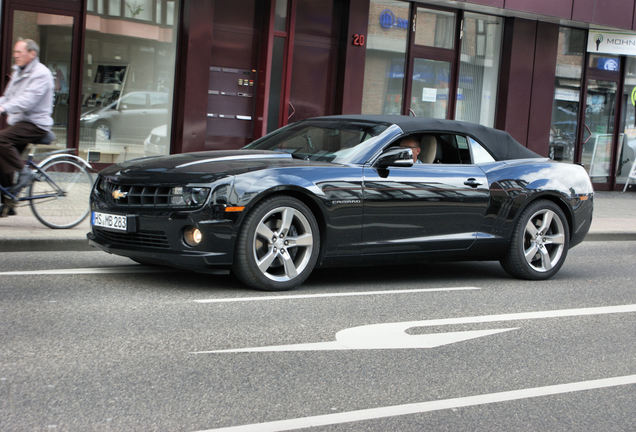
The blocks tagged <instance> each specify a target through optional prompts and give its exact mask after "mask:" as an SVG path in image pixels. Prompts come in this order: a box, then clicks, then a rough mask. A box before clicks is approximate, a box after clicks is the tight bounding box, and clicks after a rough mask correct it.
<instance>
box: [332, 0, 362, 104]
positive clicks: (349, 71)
mask: <svg viewBox="0 0 636 432" xmlns="http://www.w3.org/2000/svg"><path fill="white" fill-rule="evenodd" d="M368 25H369V0H351V1H350V2H349V23H348V26H347V29H348V31H347V33H346V35H345V43H346V44H347V48H346V49H345V50H344V52H345V54H344V58H343V59H341V62H342V64H343V67H344V72H343V75H344V76H343V79H342V86H341V87H340V89H339V92H340V93H341V94H342V105H341V108H340V110H339V111H340V113H341V114H358V113H360V111H361V109H362V92H363V84H364V61H365V53H366V39H367V27H368ZM354 35H358V37H357V42H358V44H357V45H354ZM360 36H362V37H363V39H362V42H363V43H360V41H361V39H360Z"/></svg>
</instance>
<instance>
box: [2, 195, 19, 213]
mask: <svg viewBox="0 0 636 432" xmlns="http://www.w3.org/2000/svg"><path fill="white" fill-rule="evenodd" d="M2 201H3V202H2V204H1V207H0V217H7V216H15V215H16V214H17V213H16V211H15V206H16V205H17V204H18V203H17V201H13V200H10V199H8V198H7V197H2Z"/></svg>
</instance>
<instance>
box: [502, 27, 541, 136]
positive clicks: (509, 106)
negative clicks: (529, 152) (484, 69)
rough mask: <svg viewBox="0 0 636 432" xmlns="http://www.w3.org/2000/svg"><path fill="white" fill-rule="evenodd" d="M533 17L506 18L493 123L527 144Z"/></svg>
mask: <svg viewBox="0 0 636 432" xmlns="http://www.w3.org/2000/svg"><path fill="white" fill-rule="evenodd" d="M536 23H537V22H536V21H530V20H524V19H520V18H508V19H507V20H506V30H505V33H504V41H505V44H504V49H503V51H502V58H503V59H504V60H503V65H502V71H501V78H500V83H499V98H498V104H499V107H498V112H497V123H496V127H498V128H500V129H504V130H506V131H508V132H509V133H510V134H511V135H512V136H513V137H514V138H515V139H516V140H517V141H519V142H520V143H522V144H524V145H526V143H527V138H528V119H529V117H530V99H531V97H532V73H533V69H534V42H535V36H536V26H537V24H536Z"/></svg>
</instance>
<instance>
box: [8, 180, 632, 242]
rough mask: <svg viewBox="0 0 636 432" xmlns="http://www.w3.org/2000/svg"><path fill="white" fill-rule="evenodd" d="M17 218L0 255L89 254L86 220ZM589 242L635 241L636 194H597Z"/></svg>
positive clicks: (23, 213) (24, 214)
mask: <svg viewBox="0 0 636 432" xmlns="http://www.w3.org/2000/svg"><path fill="white" fill-rule="evenodd" d="M17 212H18V214H17V215H16V216H9V217H6V218H0V252H18V251H49V250H51V251H54V250H90V249H92V248H91V247H90V246H89V245H88V242H87V240H86V233H88V232H89V231H90V221H89V219H88V218H86V220H85V221H84V222H82V223H81V224H79V225H78V226H77V227H75V228H72V229H62V230H55V229H51V228H47V227H45V226H44V225H42V224H41V223H40V222H38V220H37V219H36V218H35V216H33V214H32V213H31V210H30V209H29V207H28V205H27V206H24V207H20V208H18V209H17ZM586 240H588V241H614V240H636V193H634V192H630V191H628V192H625V193H622V192H596V193H595V196H594V218H593V220H592V227H591V228H590V232H589V233H588V235H587V237H586Z"/></svg>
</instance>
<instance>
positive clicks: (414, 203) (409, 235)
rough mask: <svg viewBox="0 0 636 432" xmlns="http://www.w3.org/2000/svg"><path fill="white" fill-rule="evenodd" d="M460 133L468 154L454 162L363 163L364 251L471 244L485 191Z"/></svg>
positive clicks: (483, 210) (454, 247) (480, 221)
mask: <svg viewBox="0 0 636 432" xmlns="http://www.w3.org/2000/svg"><path fill="white" fill-rule="evenodd" d="M446 137H447V138H448V137H449V135H447V136H446ZM461 138H462V140H461V146H462V147H465V148H464V149H462V151H463V152H464V153H466V154H468V157H465V156H464V157H463V158H462V159H463V160H457V161H456V162H457V163H417V164H414V165H413V166H411V167H388V168H386V169H378V168H376V167H372V166H366V167H365V168H364V174H363V177H364V182H363V206H364V215H363V245H364V246H363V253H364V254H383V253H419V252H432V251H447V250H463V249H467V248H469V247H470V246H471V245H472V244H473V242H474V241H475V239H476V236H477V233H478V232H479V230H480V228H481V226H482V225H483V223H484V218H485V214H486V209H487V206H488V202H489V198H490V194H489V189H488V181H487V179H486V175H485V173H484V172H483V170H482V169H481V168H480V167H479V166H478V165H474V164H472V163H470V162H471V160H470V151H469V150H468V143H467V141H466V139H465V137H461ZM451 139H453V140H455V141H457V140H456V139H455V137H454V136H451ZM438 153H439V152H438ZM436 162H439V161H436ZM462 162H463V163H462Z"/></svg>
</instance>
